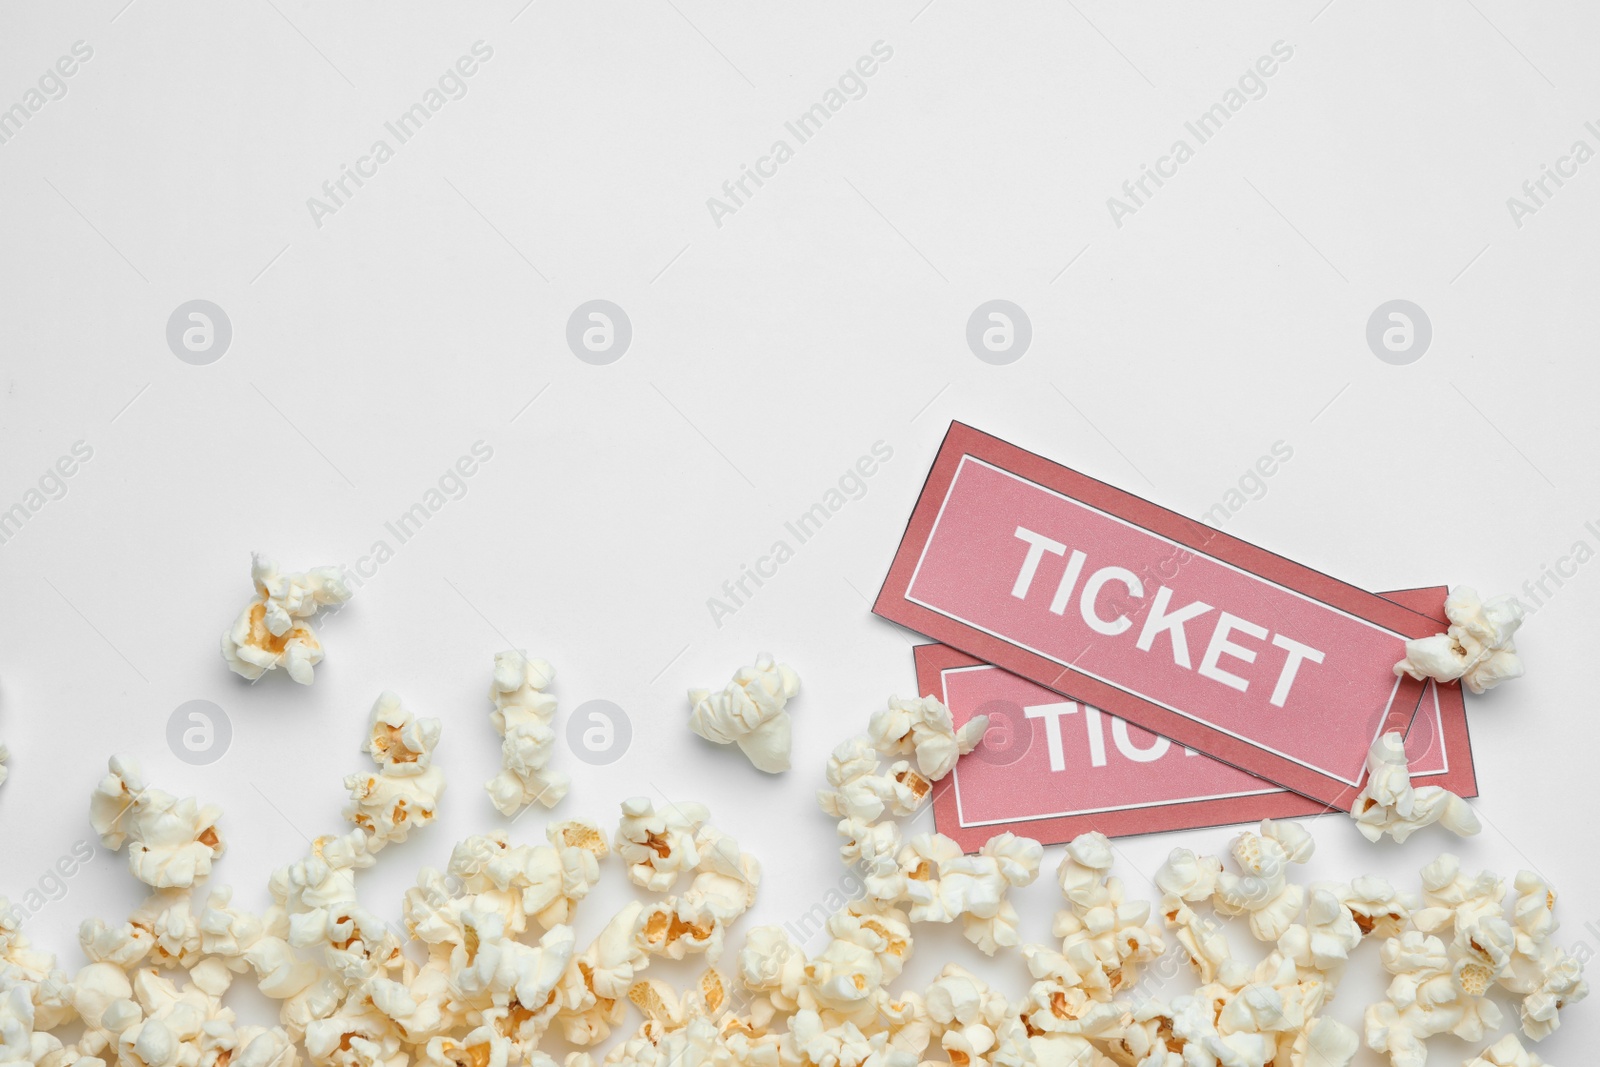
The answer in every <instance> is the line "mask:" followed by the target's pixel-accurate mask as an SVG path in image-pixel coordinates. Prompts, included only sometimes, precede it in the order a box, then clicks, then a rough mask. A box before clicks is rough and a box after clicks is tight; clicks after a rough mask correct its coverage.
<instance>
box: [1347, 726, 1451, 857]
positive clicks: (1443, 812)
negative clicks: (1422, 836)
mask: <svg viewBox="0 0 1600 1067" xmlns="http://www.w3.org/2000/svg"><path fill="white" fill-rule="evenodd" d="M1350 817H1351V818H1353V819H1355V821H1356V829H1358V830H1360V831H1361V836H1363V837H1365V838H1366V839H1367V840H1368V841H1378V840H1380V839H1381V838H1382V837H1383V835H1384V834H1388V835H1389V836H1390V837H1392V838H1394V840H1395V842H1396V843H1397V844H1398V843H1399V842H1402V841H1404V840H1405V839H1406V838H1408V837H1410V836H1411V835H1412V834H1414V833H1416V832H1417V831H1418V830H1420V829H1422V828H1423V827H1424V826H1430V825H1432V824H1433V823H1441V824H1443V825H1444V827H1445V829H1447V830H1449V831H1450V832H1451V833H1453V834H1456V835H1457V836H1460V837H1470V836H1472V835H1473V834H1475V833H1477V832H1478V831H1479V830H1481V829H1483V827H1482V825H1481V824H1480V823H1479V822H1478V816H1477V815H1476V814H1474V813H1473V811H1472V806H1471V805H1470V804H1468V803H1467V802H1466V801H1465V800H1462V799H1461V798H1460V797H1458V796H1456V795H1455V794H1454V793H1452V792H1450V791H1449V790H1448V789H1446V788H1445V787H1444V786H1441V785H1425V786H1423V787H1422V788H1421V789H1417V788H1414V787H1413V786H1412V785H1411V771H1410V769H1409V766H1408V764H1407V762H1406V740H1405V738H1404V737H1403V736H1401V735H1400V734H1399V733H1398V732H1394V731H1391V732H1389V733H1386V734H1384V735H1382V736H1381V737H1379V738H1378V739H1377V740H1376V741H1374V742H1373V743H1372V751H1371V752H1369V753H1368V754H1367V784H1366V785H1365V786H1363V787H1362V790H1361V792H1360V793H1359V794H1357V795H1356V799H1355V803H1354V804H1353V805H1351V808H1350Z"/></svg>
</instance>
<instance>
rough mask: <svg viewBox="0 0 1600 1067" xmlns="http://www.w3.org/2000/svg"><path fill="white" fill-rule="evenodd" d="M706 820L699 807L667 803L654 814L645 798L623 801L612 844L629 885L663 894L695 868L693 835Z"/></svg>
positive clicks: (697, 861)
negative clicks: (626, 869) (625, 868)
mask: <svg viewBox="0 0 1600 1067" xmlns="http://www.w3.org/2000/svg"><path fill="white" fill-rule="evenodd" d="M709 817H710V813H709V812H707V811H706V809H705V807H704V806H703V805H700V804H668V805H667V807H666V810H664V811H660V812H658V811H656V809H655V805H653V804H652V803H651V802H650V798H649V797H633V798H631V799H629V800H625V801H623V802H622V820H621V822H619V823H618V825H617V834H616V838H615V840H614V841H613V844H614V845H615V846H616V850H617V855H618V856H620V857H622V861H623V862H624V863H626V864H627V865H628V877H629V878H631V879H633V884H634V885H637V886H640V887H642V888H644V889H649V890H651V891H652V892H656V893H664V892H666V891H667V890H669V889H671V888H672V886H673V884H674V883H676V882H677V880H678V875H679V874H681V873H682V872H684V871H689V870H693V869H694V868H695V867H697V866H699V864H700V851H699V849H698V848H697V847H696V844H695V835H696V833H698V831H699V830H700V828H701V827H702V826H704V825H705V821H706V819H707V818H709Z"/></svg>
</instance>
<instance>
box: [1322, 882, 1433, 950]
mask: <svg viewBox="0 0 1600 1067" xmlns="http://www.w3.org/2000/svg"><path fill="white" fill-rule="evenodd" d="M1424 880H1426V878H1424ZM1339 900H1340V902H1341V903H1343V904H1344V906H1345V910H1347V911H1349V912H1350V917H1351V918H1352V919H1354V920H1355V924H1356V928H1357V929H1359V930H1360V931H1361V936H1362V937H1368V936H1371V935H1374V934H1376V935H1377V936H1378V937H1381V938H1390V937H1394V936H1396V935H1398V934H1399V933H1400V931H1401V930H1402V929H1404V928H1405V925H1406V923H1407V922H1409V921H1411V920H1412V918H1413V912H1415V911H1416V910H1417V906H1418V905H1417V901H1416V900H1415V899H1414V898H1412V897H1410V896H1408V895H1402V894H1400V893H1397V892H1395V888H1394V886H1392V885H1390V884H1389V883H1388V882H1386V881H1384V880H1383V879H1382V878H1379V877H1377V876H1376V875H1371V874H1368V875H1362V876H1361V877H1360V878H1357V879H1356V880H1355V881H1353V882H1351V883H1350V884H1349V885H1348V886H1341V887H1340V888H1339ZM1418 925H1419V926H1420V925H1421V924H1420V923H1419V924H1418ZM1423 931H1424V932H1425V933H1431V932H1432V931H1431V930H1430V929H1429V928H1428V927H1425V926H1424V927H1423Z"/></svg>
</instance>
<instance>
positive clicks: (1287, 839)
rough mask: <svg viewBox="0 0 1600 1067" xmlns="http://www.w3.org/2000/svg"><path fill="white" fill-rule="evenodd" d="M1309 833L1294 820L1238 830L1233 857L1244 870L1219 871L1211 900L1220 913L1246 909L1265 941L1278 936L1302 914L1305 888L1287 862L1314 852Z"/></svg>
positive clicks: (1252, 925)
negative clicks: (1291, 878)
mask: <svg viewBox="0 0 1600 1067" xmlns="http://www.w3.org/2000/svg"><path fill="white" fill-rule="evenodd" d="M1311 850H1312V845H1311V838H1310V836H1309V835H1307V834H1306V832H1305V831H1304V830H1303V829H1302V828H1301V827H1299V826H1297V825H1296V824H1294V823H1275V822H1273V821H1272V820H1270V819H1268V820H1266V821H1264V822H1263V823H1262V824H1261V833H1260V834H1253V833H1244V834H1240V835H1239V836H1238V837H1237V838H1235V839H1234V842H1233V849H1232V851H1233V858H1234V860H1235V861H1236V862H1237V863H1238V864H1239V866H1240V867H1241V868H1242V869H1243V870H1244V874H1242V875H1238V874H1234V873H1232V872H1231V871H1222V872H1221V873H1220V874H1218V875H1217V887H1216V891H1215V894H1214V896H1213V898H1212V899H1213V902H1214V904H1215V906H1216V909H1217V912H1218V914H1220V915H1225V916H1231V915H1240V914H1243V915H1246V916H1248V917H1249V921H1250V932H1251V933H1252V934H1254V935H1255V936H1256V937H1257V938H1258V939H1259V940H1262V941H1277V940H1278V939H1279V938H1281V937H1282V936H1283V935H1284V933H1285V931H1286V930H1287V929H1288V927H1289V924H1290V923H1291V922H1292V921H1293V920H1294V917H1295V916H1296V915H1297V914H1299V912H1300V908H1301V906H1302V905H1303V904H1304V902H1305V890H1304V889H1303V888H1302V887H1300V886H1298V885H1295V884H1293V883H1292V882H1290V881H1289V864H1291V863H1304V862H1305V861H1306V860H1307V859H1309V858H1310V856H1311Z"/></svg>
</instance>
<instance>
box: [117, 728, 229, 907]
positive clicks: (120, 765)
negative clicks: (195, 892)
mask: <svg viewBox="0 0 1600 1067" xmlns="http://www.w3.org/2000/svg"><path fill="white" fill-rule="evenodd" d="M221 815H222V809H221V808H218V807H216V806H215V805H212V804H207V805H205V806H204V807H202V806H201V804H200V802H199V801H198V800H195V799H194V798H193V797H188V798H185V799H183V800H179V799H178V798H177V797H174V796H172V795H171V794H169V793H164V792H162V791H161V790H159V789H151V788H149V787H147V786H146V785H145V784H144V776H143V775H142V774H141V773H140V771H139V764H138V762H137V761H135V760H134V759H133V758H132V757H129V756H113V757H111V761H110V773H109V774H107V775H106V776H105V778H103V779H101V781H100V785H99V786H98V787H96V789H95V791H94V795H93V796H92V797H91V798H90V801H89V821H90V822H91V823H92V824H93V825H94V829H95V833H97V834H99V835H100V843H101V844H103V845H105V846H106V847H107V848H109V849H110V850H111V851H113V852H117V851H120V850H121V848H122V846H123V845H124V844H127V845H128V869H129V870H130V871H132V872H133V876H134V877H135V878H137V879H139V881H141V882H143V883H144V884H145V885H148V886H152V887H154V888H157V889H163V888H166V887H169V886H179V887H184V888H187V887H188V886H192V885H194V883H195V881H196V880H197V879H201V878H204V877H206V876H207V875H208V874H210V873H211V861H212V860H214V859H219V858H221V856H222V853H223V852H224V851H225V850H226V848H227V846H226V845H225V844H224V843H223V840H222V836H221V835H220V834H219V833H218V832H217V820H218V819H219V818H220V817H221Z"/></svg>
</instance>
